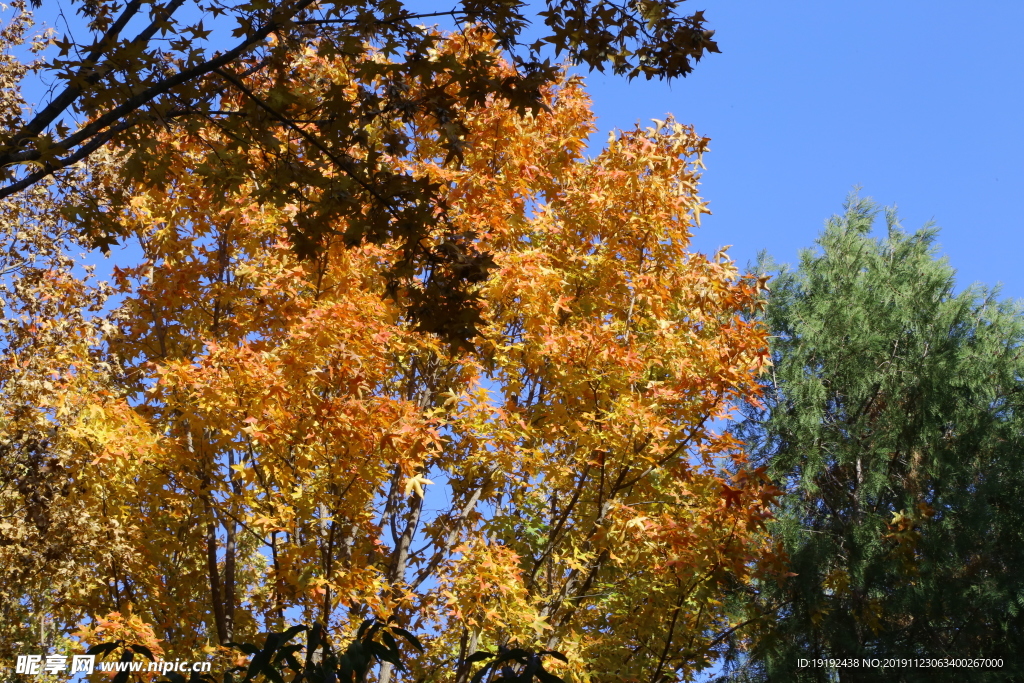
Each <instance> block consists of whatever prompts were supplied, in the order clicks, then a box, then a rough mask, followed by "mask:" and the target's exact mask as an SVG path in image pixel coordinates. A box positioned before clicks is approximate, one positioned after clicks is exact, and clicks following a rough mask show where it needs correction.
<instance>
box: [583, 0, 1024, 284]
mask: <svg viewBox="0 0 1024 683" xmlns="http://www.w3.org/2000/svg"><path fill="white" fill-rule="evenodd" d="M687 6H692V7H687ZM684 7H685V8H686V10H687V11H694V10H698V9H704V10H706V17H707V19H708V23H709V26H710V27H711V28H714V29H716V31H717V33H716V35H715V38H716V40H717V41H718V43H719V47H720V48H721V50H722V54H712V55H710V56H708V57H707V58H705V59H704V60H702V61H701V62H700V64H698V66H697V69H696V70H695V71H694V73H693V74H692V75H691V76H689V77H687V78H685V79H681V80H678V81H676V82H674V83H672V84H670V85H669V84H664V83H659V82H657V81H651V82H643V81H633V82H632V83H627V82H625V81H624V80H622V79H618V78H615V77H611V76H602V75H601V74H591V75H590V76H588V78H587V83H588V85H589V89H590V92H591V94H592V96H593V98H594V106H595V110H596V111H597V113H598V115H599V117H600V118H599V122H598V123H599V125H600V127H601V131H602V132H601V134H600V135H598V136H595V139H594V142H595V143H596V144H601V142H602V141H603V140H604V139H606V137H607V131H608V130H609V129H611V128H613V127H614V128H623V127H630V126H632V125H633V123H635V122H636V121H638V120H640V121H642V122H643V123H644V124H645V125H648V124H647V122H648V120H649V119H651V118H652V117H653V118H663V117H664V116H663V115H664V114H665V113H667V112H671V113H673V114H674V115H675V116H676V118H677V119H679V120H680V121H682V122H685V123H691V124H693V125H695V126H696V128H697V131H698V132H699V133H701V134H702V135H706V136H708V137H710V138H711V152H710V154H708V155H707V156H706V158H705V164H706V165H707V171H706V172H705V173H704V179H703V190H702V194H703V196H704V197H705V199H707V200H709V201H710V208H711V210H712V212H713V215H712V216H710V217H706V218H705V219H704V220H703V221H702V226H703V227H702V229H701V230H700V231H699V232H698V235H697V237H696V239H695V244H696V245H697V247H698V248H699V249H700V250H702V251H713V250H714V249H716V248H717V247H718V246H720V245H725V244H732V245H734V246H733V248H732V249H731V250H730V253H731V255H732V256H733V258H734V259H736V261H737V263H738V264H739V265H740V266H744V265H745V264H746V263H747V262H748V260H753V259H754V258H755V257H756V254H757V252H758V250H760V249H763V248H767V249H768V250H769V251H770V252H771V254H772V255H773V256H774V257H775V258H776V259H777V260H778V261H780V262H795V261H796V258H797V252H798V250H799V249H800V248H802V247H807V246H810V245H811V244H812V242H813V240H814V239H815V237H816V236H817V234H818V232H819V231H820V230H821V228H822V226H823V222H824V220H825V219H826V218H828V217H829V216H830V215H832V214H833V213H837V212H839V211H840V209H841V207H842V202H843V200H844V198H845V196H846V194H847V193H848V192H849V191H850V190H851V189H852V188H853V187H854V186H855V185H860V186H862V188H863V189H862V191H861V194H862V195H863V196H871V197H873V198H874V199H875V200H877V201H878V202H880V203H883V204H892V203H895V204H897V205H898V206H899V208H900V213H901V215H902V216H903V217H904V219H905V220H904V222H903V225H904V227H905V228H906V229H908V230H914V229H917V228H918V227H920V226H921V225H922V224H923V223H925V222H926V221H928V220H930V219H934V220H935V221H936V223H937V224H938V225H939V226H941V227H942V232H941V233H940V236H939V241H940V244H941V250H942V252H943V253H945V254H946V255H948V256H949V258H950V261H951V263H952V265H953V267H955V268H956V269H957V270H958V274H959V275H958V285H959V286H960V287H963V286H966V285H968V284H970V283H971V282H975V281H979V282H983V283H985V284H990V285H991V284H995V283H996V282H1000V281H1001V282H1003V283H1004V288H1003V293H1004V296H1006V297H1012V298H1024V271H1022V269H1021V268H1020V267H1019V265H1018V261H1019V258H1020V255H1021V254H1022V252H1024V220H1022V217H1021V215H1022V214H1021V210H1020V202H1021V201H1022V200H1024V132H1022V120H1021V119H1022V116H1021V109H1022V105H1024V92H1022V90H1024V39H1022V38H1021V35H1022V33H1024V2H1008V1H1005V0H1003V1H998V0H980V1H979V2H974V3H963V2H950V1H948V0H937V1H932V2H925V1H924V0H895V1H894V0H890V1H888V2H882V1H880V0H862V1H860V2H835V1H832V0H829V1H826V2H822V1H820V0H818V1H811V0H789V1H788V2H764V1H763V0H762V1H755V0H690V2H687V3H686V4H685V5H684ZM880 227H882V229H883V230H884V222H883V223H882V225H881V226H880Z"/></svg>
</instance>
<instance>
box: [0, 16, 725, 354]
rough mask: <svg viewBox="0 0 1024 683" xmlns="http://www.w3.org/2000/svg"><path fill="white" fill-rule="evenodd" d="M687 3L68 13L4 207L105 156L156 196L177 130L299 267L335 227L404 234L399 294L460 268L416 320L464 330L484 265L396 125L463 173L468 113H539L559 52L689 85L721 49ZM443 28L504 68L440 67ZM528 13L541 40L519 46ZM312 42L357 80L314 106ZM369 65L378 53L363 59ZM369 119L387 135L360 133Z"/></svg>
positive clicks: (21, 138)
mask: <svg viewBox="0 0 1024 683" xmlns="http://www.w3.org/2000/svg"><path fill="white" fill-rule="evenodd" d="M683 1H684V0H644V1H643V2H637V3H624V4H615V3H607V2H591V1H588V2H582V3H580V2H569V1H568V0H549V1H548V2H547V3H545V5H544V9H543V11H541V12H539V13H537V14H536V15H533V14H532V13H530V12H528V11H527V10H526V6H525V5H524V4H523V3H521V2H519V1H518V0H501V1H494V0H491V1H488V2H478V1H475V0H461V1H459V2H455V1H454V0H453V2H451V3H450V4H447V5H442V6H436V5H435V6H433V7H431V8H430V9H429V10H420V9H416V5H415V3H405V2H400V1H398V0H356V1H345V2H320V1H319V0H316V1H314V0H277V1H275V2H271V1H268V0H246V1H235V2H230V1H224V0H159V1H155V2H143V0H99V1H88V2H84V1H83V2H76V3H72V7H73V8H74V9H75V11H76V12H77V13H78V14H80V15H82V17H83V19H84V20H86V21H87V27H88V31H84V30H83V33H85V35H79V36H78V41H77V42H76V40H75V39H74V38H73V37H71V35H68V34H64V35H62V36H60V37H58V36H57V35H56V34H54V35H53V36H52V41H53V42H52V44H53V46H54V48H55V49H56V50H57V51H58V52H57V54H56V55H55V56H52V57H51V58H48V59H47V60H45V61H43V62H41V63H40V64H38V65H37V66H38V68H37V69H36V74H37V75H38V76H39V77H41V78H43V79H44V81H47V80H48V87H49V88H50V93H51V94H50V95H49V96H48V99H47V100H46V101H45V102H44V103H43V104H41V106H40V107H39V108H38V109H34V110H30V109H24V110H22V111H18V112H13V113H11V115H10V116H8V117H7V119H6V120H5V121H4V122H3V128H2V129H0V168H2V169H3V171H2V174H0V183H2V186H0V198H2V197H7V196H11V195H12V194H13V193H16V192H18V191H20V190H22V189H24V188H27V187H31V186H32V185H34V184H35V183H37V182H38V181H39V180H40V179H42V178H45V177H48V176H49V175H50V174H53V173H55V172H59V171H61V169H65V168H69V167H70V166H72V165H73V164H75V163H76V162H78V161H81V160H83V159H86V158H88V157H89V156H90V155H91V154H93V153H94V152H95V151H96V150H98V149H102V148H103V147H104V146H106V145H109V144H114V143H116V145H117V146H118V147H119V148H120V149H123V150H130V157H129V159H128V160H127V161H126V166H125V172H126V173H128V174H130V175H131V176H132V177H133V179H135V180H138V181H141V182H143V183H149V184H159V183H161V182H162V181H163V174H164V172H165V167H164V165H163V163H161V157H160V154H159V153H158V150H159V149H160V145H159V144H158V143H157V136H158V134H163V135H166V134H167V133H168V131H170V130H188V131H189V135H191V136H194V137H195V136H199V137H201V138H202V139H204V140H205V143H206V144H210V145H212V146H213V147H216V148H217V149H218V154H216V155H211V156H210V158H209V159H208V160H207V163H206V164H204V165H203V166H202V167H201V168H198V169H197V172H201V173H203V174H204V175H205V176H206V177H207V180H208V182H216V183H218V184H219V185H221V186H222V187H224V188H225V189H227V188H233V187H237V186H238V185H239V183H245V184H246V188H247V191H248V192H250V193H251V194H252V195H253V199H254V200H257V201H261V202H270V203H274V204H275V205H278V206H285V205H294V206H295V207H297V210H296V211H295V212H292V213H291V214H289V217H288V224H289V233H290V239H291V243H292V245H293V247H294V248H295V250H296V252H297V254H299V255H300V256H302V257H308V256H310V255H311V254H313V253H314V252H316V251H318V250H319V249H321V248H324V247H325V246H326V241H327V240H328V238H329V236H330V235H331V230H332V229H333V228H334V226H337V225H339V224H340V223H341V222H344V224H345V226H346V240H347V241H348V242H349V243H350V244H359V243H361V242H362V241H363V240H367V241H370V242H380V241H383V240H391V239H398V240H399V241H401V242H403V245H404V246H403V248H404V250H405V258H403V259H400V260H398V261H396V263H394V264H392V270H391V271H390V272H389V275H390V277H391V280H392V282H393V285H395V286H397V285H399V284H404V285H406V286H407V285H408V284H409V283H410V282H414V281H415V280H414V277H413V274H414V273H415V272H416V271H417V270H418V269H419V268H423V267H429V266H430V264H432V263H435V262H441V263H450V264H452V265H455V266H457V268H455V269H454V270H453V274H452V275H451V277H452V278H453V279H452V281H451V282H445V283H440V284H437V285H436V286H434V283H433V282H427V283H425V284H424V286H425V289H426V291H427V296H426V301H428V302H430V303H431V304H432V307H431V310H430V311H429V313H428V314H424V315H423V316H422V317H421V319H420V321H421V322H422V323H423V324H427V325H433V326H435V327H436V326H444V325H445V324H446V318H445V313H451V312H454V313H455V314H457V315H458V316H461V317H465V316H473V318H474V319H473V321H472V322H473V324H474V325H475V323H476V314H477V312H478V306H477V302H476V301H475V300H474V299H473V298H472V297H471V296H470V295H469V294H468V290H469V289H472V286H473V284H474V283H475V282H477V281H479V280H480V279H483V278H484V277H486V276H487V273H488V272H489V271H490V270H491V269H492V266H493V263H492V262H491V260H490V258H489V256H488V255H487V253H486V252H485V251H482V250H481V249H480V245H479V244H477V242H476V240H475V237H474V236H473V235H472V234H471V233H464V232H462V231H460V230H458V229H456V227H455V224H454V223H453V222H452V220H451V218H450V216H449V215H448V213H447V209H446V205H445V203H444V202H443V201H441V199H442V197H443V193H441V192H440V188H438V187H436V186H434V185H432V184H431V183H429V182H427V181H426V180H425V179H424V178H422V177H417V176H413V175H410V174H408V173H406V172H403V170H401V169H400V168H399V167H396V166H395V165H394V164H391V163H390V162H389V158H390V157H392V156H395V155H399V156H401V155H403V154H405V153H407V152H408V150H409V148H410V146H411V145H413V144H414V142H413V140H412V139H410V138H409V136H408V135H407V133H406V131H407V128H408V127H409V126H410V125H411V124H412V122H413V120H414V119H420V120H422V119H423V118H429V119H431V120H432V122H433V124H434V129H435V131H436V133H437V135H438V136H439V138H438V139H439V142H440V144H441V145H442V146H443V147H444V149H445V159H446V162H447V163H453V164H459V163H461V161H462V159H463V157H464V147H465V144H466V135H467V134H468V129H467V122H466V121H465V120H464V119H463V112H464V111H466V106H467V105H468V106H470V107H472V106H473V105H477V104H482V103H483V102H484V101H486V100H488V99H489V98H495V99H494V101H495V102H502V103H503V105H504V106H508V107H511V108H513V109H515V110H516V111H518V112H519V113H524V112H527V111H530V112H533V113H535V114H536V113H538V112H539V111H541V110H542V108H543V107H544V106H545V105H544V101H543V95H542V93H543V91H544V86H545V85H546V84H550V83H552V82H554V80H556V79H557V78H558V74H559V73H560V72H559V67H558V66H557V65H555V64H553V63H552V62H551V59H550V58H551V57H552V56H555V57H562V58H564V59H567V60H569V61H570V62H574V63H578V64H583V65H586V66H587V67H588V68H590V69H595V68H596V69H601V70H602V71H603V70H604V69H605V68H609V69H610V70H611V71H613V72H614V73H616V74H621V75H624V76H627V77H629V78H633V77H636V76H641V75H642V76H644V77H646V78H653V77H659V78H662V77H664V78H673V77H677V76H685V75H686V74H687V73H689V72H690V71H691V70H692V68H693V63H694V62H696V61H697V60H699V59H700V58H701V57H702V56H703V55H704V54H705V52H708V51H712V52H713V51H717V47H716V45H715V42H714V41H713V40H712V39H711V35H712V33H713V32H712V31H709V30H706V29H705V28H704V17H703V14H702V13H701V12H696V13H694V14H692V15H685V14H682V13H681V12H680V9H681V5H682V4H683ZM32 5H33V6H35V7H39V6H40V2H39V0H33V1H32ZM13 8H14V10H15V12H16V16H15V20H14V25H16V26H18V27H19V28H21V29H24V28H26V26H25V24H26V18H27V17H28V15H29V13H30V9H29V7H28V5H27V4H26V2H25V0H16V1H15V2H14V3H13ZM438 19H444V20H446V21H448V22H450V23H451V24H452V25H453V26H461V25H469V24H474V25H480V26H484V27H486V28H487V29H488V30H490V31H491V32H493V34H494V35H495V40H496V42H497V44H498V45H499V46H501V47H502V48H503V50H504V51H505V52H506V54H507V55H508V57H509V59H510V60H511V61H509V62H508V63H509V64H512V65H513V66H512V68H510V69H505V70H504V71H503V73H502V76H501V77H500V78H496V77H495V76H494V74H495V70H494V68H493V67H494V64H495V60H496V59H497V58H498V53H497V52H495V51H492V50H490V49H489V48H488V49H482V50H480V51H478V52H473V53H468V52H467V53H464V54H461V55H459V58H458V59H455V58H454V56H453V55H449V58H448V59H443V60H439V59H436V55H437V54H438V51H437V48H438V44H439V41H440V35H439V34H438V33H437V32H436V31H434V30H432V29H431V28H429V27H428V26H425V24H431V23H432V22H434V21H436V20H438ZM531 20H532V22H533V23H534V24H536V25H537V26H538V27H540V30H539V31H537V32H536V36H535V39H533V40H532V41H531V42H529V44H527V41H526V39H525V38H524V31H526V28H527V26H529V25H531ZM28 23H29V24H30V23H31V22H28ZM71 33H72V34H74V33H75V32H73V31H72V32H71ZM43 40H44V42H46V39H43ZM308 49H313V50H315V51H316V53H317V54H318V55H319V56H320V57H322V58H326V59H331V58H333V57H335V56H344V57H347V58H348V59H347V61H346V64H347V65H348V67H347V68H349V69H350V70H351V73H350V77H351V78H353V79H355V80H356V81H358V82H359V83H360V87H359V88H358V89H346V88H336V89H335V90H333V91H327V90H320V91H318V95H317V97H314V98H307V97H303V96H302V95H301V94H300V91H296V90H292V89H290V88H289V87H288V86H287V85H286V84H287V83H288V81H289V80H291V79H302V78H304V74H303V73H302V72H300V71H296V70H295V65H296V64H297V63H299V61H300V60H299V59H298V58H300V57H301V55H303V54H304V53H305V51H306V50H308ZM374 53H376V54H379V55H381V56H382V57H386V58H387V59H357V57H359V56H361V55H368V54H374ZM47 54H50V53H47ZM310 85H312V86H313V87H314V88H315V87H316V86H315V84H310ZM456 92H457V93H458V95H455V94H454V93H456ZM368 126H369V127H373V128H377V129H381V130H387V131H388V133H387V135H385V136H382V137H373V136H368V135H366V132H365V131H366V130H367V127H368ZM278 129H281V130H285V131H288V134H289V135H292V134H300V135H301V136H302V137H303V138H304V139H305V140H306V143H307V144H306V145H305V146H304V149H303V153H302V154H300V155H297V154H294V153H292V150H290V149H289V148H287V147H282V146H281V144H280V141H281V140H282V139H284V138H283V137H282V136H281V135H279V134H278V133H277V132H276V131H277V130H278ZM161 131H162V133H161ZM284 137H287V135H286V136H284ZM225 139H231V140H233V141H234V144H233V145H225V144H223V142H224V140H225ZM252 149H259V150H260V151H261V154H259V155H253V154H251V153H250V150H252ZM108 201H116V199H115V198H113V197H108ZM121 201H124V199H123V198H122V200H121ZM66 208H67V210H69V211H78V215H79V218H78V221H77V224H78V225H79V226H80V229H81V230H82V231H83V232H84V234H86V235H87V236H88V237H89V238H90V239H91V241H92V242H93V243H94V244H96V245H98V246H101V247H103V248H108V247H109V246H110V245H111V244H112V243H114V242H116V240H117V239H118V238H119V233H117V232H114V231H113V230H114V229H115V226H113V225H112V224H110V223H109V222H104V221H90V220H87V219H88V217H89V216H90V214H91V212H92V210H94V209H95V207H93V206H90V204H89V203H88V202H83V203H82V204H80V205H79V206H77V207H75V206H70V205H69V206H68V207H66ZM435 233H439V234H444V235H445V239H444V240H443V242H442V244H444V247H441V246H439V245H434V246H433V247H427V246H424V245H425V244H434V243H435V242H436V241H437V240H435V239H434V237H433V235H434V234H435ZM456 295H458V296H456ZM441 300H445V303H442V301H441ZM444 308H447V309H448V310H447V311H445V310H443V309H444ZM457 326H458V321H456V327H457ZM448 332H449V334H450V335H451V336H455V337H458V336H459V333H458V331H457V329H454V330H449V331H448ZM461 338H465V335H462V337H461Z"/></svg>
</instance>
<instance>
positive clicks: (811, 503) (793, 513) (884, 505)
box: [735, 198, 1024, 681]
mask: <svg viewBox="0 0 1024 683" xmlns="http://www.w3.org/2000/svg"><path fill="white" fill-rule="evenodd" d="M878 213H879V209H878V208H877V207H876V206H875V205H874V204H872V203H871V202H870V201H868V200H864V199H859V198H853V199H852V200H851V201H850V202H849V203H848V205H847V207H846V211H845V213H844V215H842V216H838V217H835V218H833V219H832V220H831V221H830V222H829V224H828V227H827V228H826V229H825V231H824V233H823V234H822V236H821V237H820V238H819V240H818V250H816V251H811V250H807V251H805V252H803V253H802V255H801V258H800V265H799V267H798V268H796V269H794V270H789V269H782V270H781V271H779V273H778V274H777V275H776V276H775V277H774V278H773V279H772V283H773V285H772V292H771V295H770V298H769V300H768V305H767V309H766V314H765V320H766V323H767V325H768V327H769V329H770V331H771V334H772V359H773V369H772V372H771V374H770V375H766V376H765V378H764V379H763V384H764V390H765V394H764V395H765V404H764V407H763V410H751V411H749V413H748V419H747V420H746V421H745V422H743V423H742V430H741V433H742V435H743V436H744V437H745V439H746V441H747V442H748V444H749V446H750V448H751V449H752V452H753V454H754V458H755V461H756V462H758V463H759V464H763V465H765V466H767V468H768V473H769V474H770V476H771V477H772V478H773V479H774V480H775V481H776V482H777V483H778V485H779V486H780V488H782V489H784V491H785V495H784V496H783V498H782V499H781V500H782V504H781V507H780V511H779V513H778V518H777V520H776V521H773V522H772V523H771V528H772V530H773V535H774V536H775V537H776V538H777V539H778V540H779V541H780V542H781V543H782V544H783V546H784V549H785V551H786V552H787V553H788V555H789V558H790V572H791V573H792V575H791V576H790V577H789V578H788V579H787V580H785V581H784V582H782V583H776V582H771V581H769V582H764V583H763V584H762V585H761V587H760V594H759V597H758V601H757V602H758V609H759V610H761V613H762V616H763V618H764V619H765V621H764V622H763V624H762V627H761V632H760V636H759V639H758V641H757V643H756V646H755V647H754V649H753V650H752V652H751V653H750V655H749V657H748V658H747V659H746V666H744V667H741V668H740V670H739V671H738V672H737V673H736V676H735V679H736V680H759V681H760V680H763V681H767V680H772V681H775V680H788V681H804V680H806V681H818V680H822V681H823V680H832V679H829V678H827V676H828V672H826V671H823V670H820V669H818V670H812V669H810V668H805V669H802V670H801V669H799V668H798V665H797V660H798V659H799V658H801V657H803V658H817V657H824V658H837V659H842V658H857V659H861V658H863V657H879V658H886V657H909V658H913V657H935V658H946V657H951V658H955V657H988V656H996V657H1003V658H1004V668H1003V669H1002V670H999V671H987V672H979V671H972V672H970V676H969V680H979V681H981V680H985V681H1001V680H1017V679H1018V678H1019V677H1020V669H1019V664H1020V658H1019V656H1017V654H1016V653H1019V652H1021V649H1022V647H1024V642H1022V640H1021V639H1022V636H1024V621H1022V619H1024V617H1022V614H1021V608H1022V606H1024V603H1022V600H1024V581H1022V579H1021V577H1020V573H1019V571H1018V569H1017V568H1018V567H1020V566H1021V563H1022V562H1024V538H1022V529H1024V525H1022V519H1021V513H1020V509H1021V508H1020V503H1019V501H1020V499H1021V495H1022V491H1024V474H1022V473H1024V467H1022V459H1021V458H1022V453H1024V441H1022V434H1024V431H1022V424H1021V415H1022V414H1021V403H1020V391H1021V379H1022V369H1024V368H1022V365H1021V342H1022V340H1024V320H1022V318H1021V313H1022V311H1021V309H1020V306H1019V305H1018V304H1015V303H1011V302H1008V301H1000V300H999V299H998V298H997V296H996V292H995V291H994V290H986V289H983V288H981V287H977V286H975V287H969V288H967V289H965V290H963V291H961V292H960V293H956V290H955V288H954V287H955V282H954V271H953V269H952V268H950V266H949V265H948V263H947V262H946V261H945V259H940V258H938V257H937V256H936V247H935V237H936V231H935V229H933V228H924V229H922V230H919V231H918V232H916V233H913V234H906V233H904V232H903V231H902V230H901V229H900V228H899V226H898V224H897V223H896V218H895V214H894V212H893V211H891V210H890V211H888V212H887V213H886V217H887V223H888V233H887V234H886V235H885V236H884V237H882V238H874V237H872V236H871V230H872V226H873V224H874V222H875V219H876V216H877V214H878ZM964 671H965V670H964V669H963V668H950V669H915V668H898V669H891V670H888V671H884V672H882V671H879V670H878V669H871V668H869V669H866V670H854V669H843V670H842V671H840V672H839V679H840V680H843V681H848V680H849V681H858V680H863V681H871V680H878V676H880V675H882V676H884V678H885V680H892V681H947V680H948V681H955V680H963V678H964V675H965V674H964ZM975 676H976V677H975Z"/></svg>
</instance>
